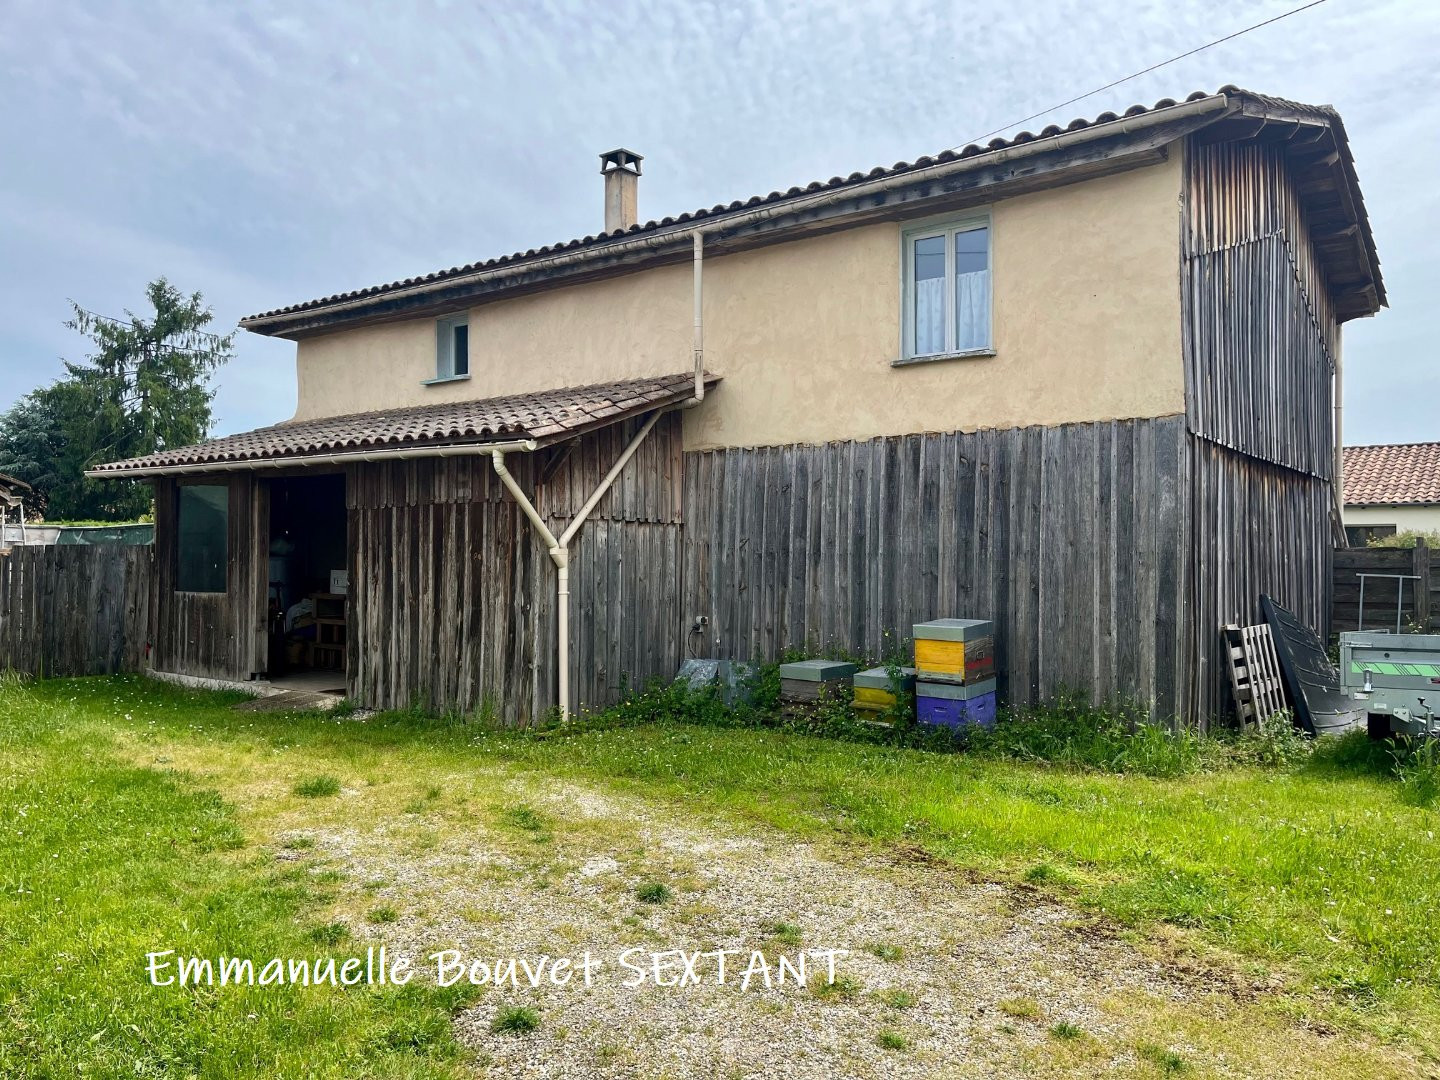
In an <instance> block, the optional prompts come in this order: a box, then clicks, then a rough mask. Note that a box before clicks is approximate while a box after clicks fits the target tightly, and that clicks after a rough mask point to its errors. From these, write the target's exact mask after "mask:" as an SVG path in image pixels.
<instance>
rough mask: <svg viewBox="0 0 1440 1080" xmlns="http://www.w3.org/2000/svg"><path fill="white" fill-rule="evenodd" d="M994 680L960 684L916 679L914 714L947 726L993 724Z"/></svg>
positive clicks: (933, 723) (989, 725) (924, 721)
mask: <svg viewBox="0 0 1440 1080" xmlns="http://www.w3.org/2000/svg"><path fill="white" fill-rule="evenodd" d="M995 708H996V698H995V680H994V679H986V680H984V681H983V682H977V683H970V684H968V685H963V686H962V685H961V684H959V683H953V682H923V681H921V682H916V684H915V715H916V717H917V718H918V719H919V721H920V723H922V724H930V725H934V726H941V727H948V728H966V727H986V728H988V727H993V726H994V724H995Z"/></svg>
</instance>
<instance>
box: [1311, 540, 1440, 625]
mask: <svg viewBox="0 0 1440 1080" xmlns="http://www.w3.org/2000/svg"><path fill="white" fill-rule="evenodd" d="M1362 573H1363V574H1405V575H1410V576H1412V577H1414V578H1416V579H1418V580H1407V581H1405V582H1404V589H1403V592H1402V590H1401V583H1400V582H1399V581H1386V580H1384V579H1383V578H1370V579H1369V580H1367V581H1366V582H1365V625H1364V627H1363V628H1362V627H1361V625H1360V578H1359V577H1358V575H1359V574H1362ZM1397 603H1398V604H1399V605H1400V628H1401V630H1402V631H1405V630H1407V629H1409V628H1411V627H1414V628H1417V629H1418V628H1421V627H1423V628H1424V629H1426V630H1428V631H1429V632H1430V633H1436V632H1440V550H1436V549H1434V548H1430V547H1426V546H1425V545H1423V544H1422V545H1420V546H1418V547H1415V548H1411V549H1400V548H1343V549H1341V550H1339V551H1336V552H1335V569H1334V588H1333V593H1332V600H1331V606H1330V631H1331V633H1332V634H1337V633H1340V632H1342V631H1345V630H1360V629H1365V630H1394V629H1395V608H1396V605H1397Z"/></svg>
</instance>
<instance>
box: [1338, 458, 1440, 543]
mask: <svg viewBox="0 0 1440 1080" xmlns="http://www.w3.org/2000/svg"><path fill="white" fill-rule="evenodd" d="M1340 475H1341V478H1342V480H1341V486H1342V487H1343V488H1344V491H1345V512H1344V513H1345V538H1346V540H1347V541H1348V542H1349V544H1350V546H1351V547H1364V546H1365V545H1366V544H1368V543H1369V542H1370V541H1371V540H1375V539H1380V538H1382V537H1386V536H1394V535H1395V534H1396V533H1397V532H1418V533H1440V442H1422V443H1397V444H1392V445H1388V446H1347V447H1345V453H1344V467H1343V471H1342V472H1341V474H1340Z"/></svg>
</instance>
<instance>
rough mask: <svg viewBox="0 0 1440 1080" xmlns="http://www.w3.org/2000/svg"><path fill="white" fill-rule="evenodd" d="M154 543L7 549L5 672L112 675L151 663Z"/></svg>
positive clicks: (2, 589)
mask: <svg viewBox="0 0 1440 1080" xmlns="http://www.w3.org/2000/svg"><path fill="white" fill-rule="evenodd" d="M152 566H153V560H152V554H151V549H150V547H149V546H139V545H130V544H105V545H96V546H94V547H80V546H75V547H71V546H63V547H62V546H56V545H43V546H41V545H36V546H33V547H15V548H12V549H11V550H10V551H8V552H0V670H3V671H19V672H22V673H24V674H27V675H35V676H63V675H110V674H114V673H115V672H119V671H139V670H141V669H143V668H144V667H145V666H147V665H146V646H147V644H148V642H149V640H150V610H151V603H152V581H151V577H152Z"/></svg>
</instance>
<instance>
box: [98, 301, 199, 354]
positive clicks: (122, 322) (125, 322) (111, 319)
mask: <svg viewBox="0 0 1440 1080" xmlns="http://www.w3.org/2000/svg"><path fill="white" fill-rule="evenodd" d="M70 302H71V304H74V307H75V310H76V311H79V312H83V313H84V314H86V315H89V316H90V317H91V318H92V319H99V320H101V321H102V322H108V323H113V324H114V325H115V326H128V327H131V328H133V327H134V326H135V316H134V315H132V316H130V317H129V318H128V319H117V318H115V316H113V315H101V314H100V313H99V312H98V311H91V310H90V309H89V308H83V307H81V306H80V305H79V304H76V303H75V301H73V300H72V301H70ZM181 333H185V334H194V335H196V336H197V337H207V338H210V339H211V340H212V341H223V340H224V337H225V335H223V334H214V333H211V332H210V331H209V330H184V331H181ZM172 347H173V346H172Z"/></svg>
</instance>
